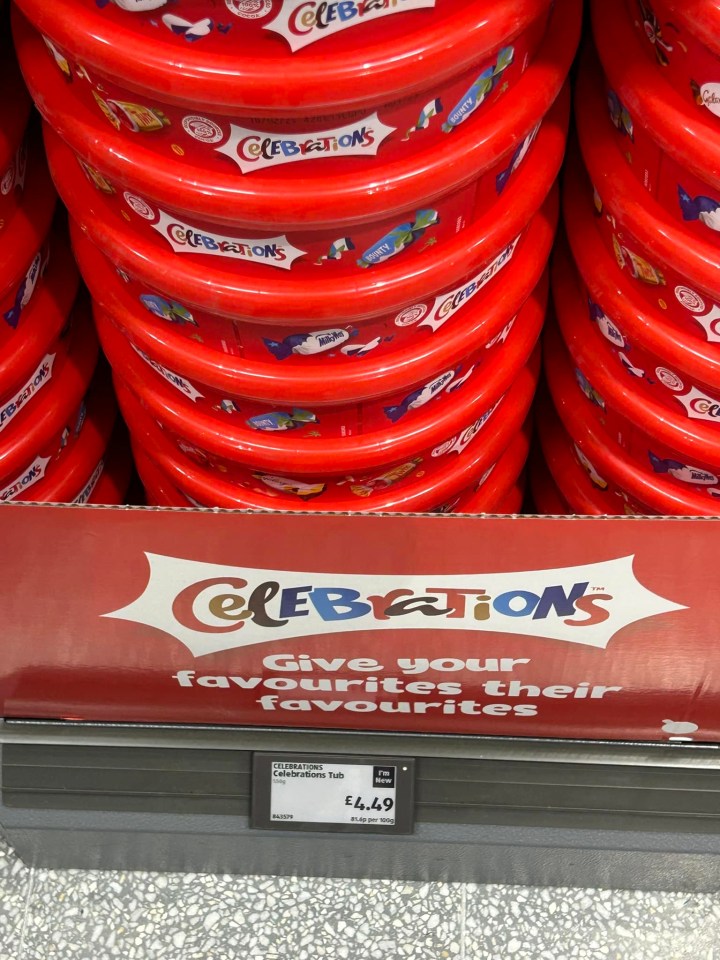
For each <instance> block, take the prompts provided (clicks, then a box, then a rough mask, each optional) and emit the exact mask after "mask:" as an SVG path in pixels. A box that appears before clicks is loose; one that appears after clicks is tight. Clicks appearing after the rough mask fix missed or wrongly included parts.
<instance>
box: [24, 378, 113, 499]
mask: <svg viewBox="0 0 720 960" xmlns="http://www.w3.org/2000/svg"><path fill="white" fill-rule="evenodd" d="M116 415H117V404H116V403H115V398H114V397H113V392H112V385H111V382H110V377H109V375H108V371H107V369H106V368H104V367H101V368H100V370H98V372H97V373H96V374H95V377H94V378H93V382H92V384H91V386H90V390H89V392H88V394H87V396H86V398H85V400H84V401H83V404H82V407H81V412H80V415H79V418H78V424H76V425H75V426H74V431H73V432H74V434H75V435H76V438H75V440H74V442H73V443H72V444H69V445H68V449H67V453H66V454H65V456H64V457H63V459H62V462H61V465H59V466H58V467H57V468H56V469H54V470H52V471H50V470H48V471H47V473H46V474H45V476H44V477H42V479H40V480H38V481H37V482H36V483H34V484H33V485H32V486H30V485H29V484H28V485H26V486H25V488H24V490H23V492H22V493H20V494H19V495H17V496H11V497H9V498H8V499H9V500H15V499H16V500H25V501H29V502H33V503H88V502H96V501H93V500H92V497H93V495H94V494H95V492H96V490H97V488H98V485H99V482H100V478H101V476H102V473H103V468H104V460H103V455H104V452H105V450H106V448H107V445H108V442H109V440H110V435H111V433H112V429H113V424H114V422H115V419H116ZM25 490H27V491H28V492H27V493H26V492H25Z"/></svg>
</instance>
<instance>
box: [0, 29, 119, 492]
mask: <svg viewBox="0 0 720 960" xmlns="http://www.w3.org/2000/svg"><path fill="white" fill-rule="evenodd" d="M5 19H6V18H5V16H4V15H3V14H2V13H1V12H0V25H1V24H2V23H3V22H5ZM9 40H10V38H9V34H7V33H6V34H5V36H4V37H3V38H2V39H0V89H1V90H2V91H3V101H2V105H0V503H9V502H11V501H35V502H45V503H48V502H53V503H54V502H60V503H62V502H74V503H88V502H94V503H118V502H120V501H121V499H122V496H123V495H124V485H125V484H126V483H127V480H128V476H129V471H130V465H129V457H128V455H127V453H126V454H125V458H124V460H123V456H122V450H121V449H120V448H119V447H116V448H114V452H113V453H112V455H111V456H109V457H108V456H107V454H106V450H107V448H108V445H109V442H110V437H111V432H112V430H113V424H114V421H115V419H116V406H115V401H114V399H113V397H112V391H111V385H110V382H109V377H108V375H107V371H105V375H104V377H103V376H102V374H101V373H99V374H98V375H97V376H95V377H94V370H95V368H96V363H97V357H98V344H97V338H96V336H95V333H94V330H93V326H92V321H91V314H90V308H89V304H87V303H82V302H76V295H77V292H78V286H79V276H78V272H77V269H76V267H75V264H74V261H73V258H72V255H71V253H70V244H69V241H68V237H67V230H66V228H64V227H63V226H62V223H61V222H58V221H57V220H56V219H54V214H55V207H56V194H55V191H54V189H53V186H52V182H51V180H50V176H49V174H48V171H47V167H46V164H45V160H44V157H43V150H42V141H41V139H40V136H39V130H38V129H36V128H35V124H34V123H33V122H32V121H31V117H30V109H31V100H30V98H29V97H28V95H27V93H26V91H25V89H24V86H23V83H22V78H21V76H20V72H19V70H18V68H17V64H16V63H15V61H14V58H13V56H12V51H11V48H10V43H9Z"/></svg>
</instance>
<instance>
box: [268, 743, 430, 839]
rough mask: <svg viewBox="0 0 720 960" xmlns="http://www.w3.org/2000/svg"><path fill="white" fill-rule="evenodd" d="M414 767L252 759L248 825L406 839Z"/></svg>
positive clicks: (347, 760) (306, 758)
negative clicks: (375, 834) (403, 837)
mask: <svg viewBox="0 0 720 960" xmlns="http://www.w3.org/2000/svg"><path fill="white" fill-rule="evenodd" d="M414 773H415V771H414V761H413V760H404V759H401V758H389V757H328V756H322V757H319V756H317V755H306V754H302V755H299V754H262V753H257V754H255V756H254V761H253V806H252V825H253V826H254V827H258V828H261V829H271V828H272V829H285V830H288V829H290V830H323V831H336V832H341V833H353V832H357V833H412V829H413V821H414V816H413V790H414Z"/></svg>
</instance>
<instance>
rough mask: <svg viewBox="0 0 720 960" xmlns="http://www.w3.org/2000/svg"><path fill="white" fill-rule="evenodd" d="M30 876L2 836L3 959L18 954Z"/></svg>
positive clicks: (12, 958)
mask: <svg viewBox="0 0 720 960" xmlns="http://www.w3.org/2000/svg"><path fill="white" fill-rule="evenodd" d="M30 879H31V878H30V870H29V869H28V868H27V867H26V866H25V865H24V864H23V863H21V861H20V860H18V858H17V857H16V856H15V854H14V853H13V852H12V851H11V850H10V849H9V847H7V846H6V845H5V843H4V842H3V840H2V837H0V960H16V958H17V957H18V955H19V951H20V945H21V938H22V932H23V919H24V915H25V904H26V902H27V899H28V892H29V888H30Z"/></svg>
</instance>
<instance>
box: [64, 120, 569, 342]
mask: <svg viewBox="0 0 720 960" xmlns="http://www.w3.org/2000/svg"><path fill="white" fill-rule="evenodd" d="M46 143H47V148H48V156H49V158H50V163H51V166H52V169H53V175H54V177H55V180H56V183H57V185H58V188H59V190H60V192H61V195H62V197H63V199H64V200H65V202H66V203H67V205H68V207H69V209H70V211H71V214H72V216H73V217H74V218H75V219H76V220H77V222H78V224H79V226H80V227H81V228H83V229H85V230H87V232H88V234H89V235H90V237H91V238H92V239H93V241H94V242H95V243H96V244H97V245H98V246H99V247H100V248H101V249H102V250H103V251H104V252H105V253H106V254H107V256H108V257H109V258H110V259H111V260H112V261H113V262H114V263H116V264H117V265H118V266H119V267H122V268H123V269H124V270H125V271H126V272H127V273H128V274H129V275H130V276H132V277H136V278H137V279H139V280H141V281H142V282H143V283H145V284H148V286H149V287H150V288H151V289H153V290H155V291H157V292H160V293H171V295H172V297H173V299H176V300H178V301H179V302H181V303H183V304H184V305H186V306H188V307H190V308H192V306H195V307H197V308H199V309H203V308H205V309H207V310H209V311H210V312H212V313H215V314H219V315H221V316H227V317H230V318H242V317H244V318H248V319H258V320H260V322H264V321H270V322H271V321H272V320H275V321H284V322H286V323H293V321H297V320H301V321H303V322H304V324H307V321H308V318H315V321H316V322H317V321H318V320H320V321H335V322H336V321H337V318H338V317H339V316H341V317H343V320H344V321H346V322H347V321H350V320H353V319H355V318H362V317H369V316H378V315H382V314H384V313H393V312H397V311H398V310H399V309H401V308H403V307H406V306H407V305H408V304H412V303H415V302H417V299H418V297H419V296H423V297H424V296H432V295H434V294H436V293H439V292H441V291H442V290H445V289H447V287H448V285H451V284H454V283H457V282H459V281H460V280H462V279H463V278H464V277H467V276H468V275H470V274H471V272H472V271H473V270H476V269H479V268H480V267H483V266H485V265H487V264H489V263H490V262H491V261H492V260H493V259H494V258H495V257H496V256H497V255H498V254H499V253H500V252H501V251H502V250H504V249H505V248H506V247H507V246H508V245H510V244H511V243H512V242H513V241H514V240H515V239H516V238H517V236H518V235H519V234H520V233H521V232H522V231H523V230H524V229H525V227H526V226H527V224H528V222H529V221H530V219H531V218H532V216H533V215H534V214H535V213H536V212H537V210H538V209H539V208H540V207H541V206H542V204H543V202H544V201H545V199H546V197H547V195H548V193H549V191H550V189H551V187H552V183H553V181H554V179H555V175H556V172H557V169H558V167H559V165H560V162H561V159H562V156H563V154H564V146H565V131H564V127H563V126H548V125H547V124H543V126H542V127H541V128H540V131H539V133H538V135H537V138H536V141H535V144H534V146H533V150H534V151H536V157H535V159H536V160H537V161H538V162H537V163H533V165H532V167H530V166H528V165H526V164H523V165H522V166H521V167H520V169H519V170H518V171H517V175H516V176H514V177H512V178H511V179H510V182H509V183H508V185H507V187H506V188H505V190H504V191H503V193H502V195H501V198H500V200H499V201H498V202H497V203H495V204H494V205H493V206H492V207H491V208H490V209H489V210H488V211H486V213H485V214H484V215H483V216H481V217H479V218H478V219H477V220H476V221H475V222H474V223H472V224H470V225H469V226H468V227H466V228H465V229H463V230H461V231H460V232H459V233H457V234H456V235H454V236H452V237H449V238H447V239H446V240H445V241H444V242H443V243H439V244H436V245H434V246H432V247H430V248H429V249H427V250H425V251H423V253H422V256H415V257H411V258H408V259H407V260H406V259H405V258H403V257H402V256H399V257H395V258H392V259H390V260H388V261H386V262H385V263H381V264H379V265H377V266H376V267H375V268H374V269H373V270H359V269H358V268H357V267H355V266H350V265H344V264H346V261H344V260H343V261H340V262H339V263H338V264H337V269H333V270H332V271H331V274H332V275H331V276H327V277H325V278H324V279H323V282H322V283H319V282H318V280H317V274H316V272H315V271H316V267H314V266H313V264H312V262H306V261H304V260H302V259H300V260H297V261H296V262H295V263H294V265H293V268H292V270H276V269H274V270H273V269H272V268H269V267H267V266H263V265H257V264H255V263H253V262H252V261H248V262H240V261H233V267H232V269H231V268H230V267H228V266H226V265H225V264H224V263H222V262H220V261H221V259H222V258H217V257H216V258H209V257H204V258H203V257H202V255H199V254H183V255H182V257H181V256H179V255H178V254H175V253H174V252H173V251H172V250H171V249H170V248H169V247H168V245H167V244H166V243H165V241H164V240H163V239H162V238H161V237H160V236H159V235H157V236H156V235H155V234H154V232H153V231H150V233H153V235H152V236H149V235H148V236H145V235H139V234H136V233H134V232H133V230H132V229H131V227H130V225H129V224H128V223H126V222H125V221H124V220H123V219H122V218H120V217H119V216H115V215H113V216H112V217H109V216H108V215H107V209H106V207H105V205H104V204H103V203H101V202H98V197H99V196H100V195H99V194H98V192H97V191H96V190H95V189H94V188H93V187H92V186H91V185H90V184H89V183H88V181H87V179H86V177H85V175H84V173H83V172H82V170H81V169H80V167H79V165H78V164H77V163H76V161H75V159H74V157H73V156H72V153H71V152H70V151H69V150H68V148H67V147H65V145H64V144H63V143H62V141H61V140H60V139H59V138H58V137H57V135H56V134H54V133H52V132H51V131H48V132H47V135H46ZM529 159H530V157H528V160H529ZM209 260H212V261H213V262H212V263H209V262H208V261H209ZM216 261H217V262H216ZM271 270H272V273H271V274H270V271H271Z"/></svg>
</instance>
